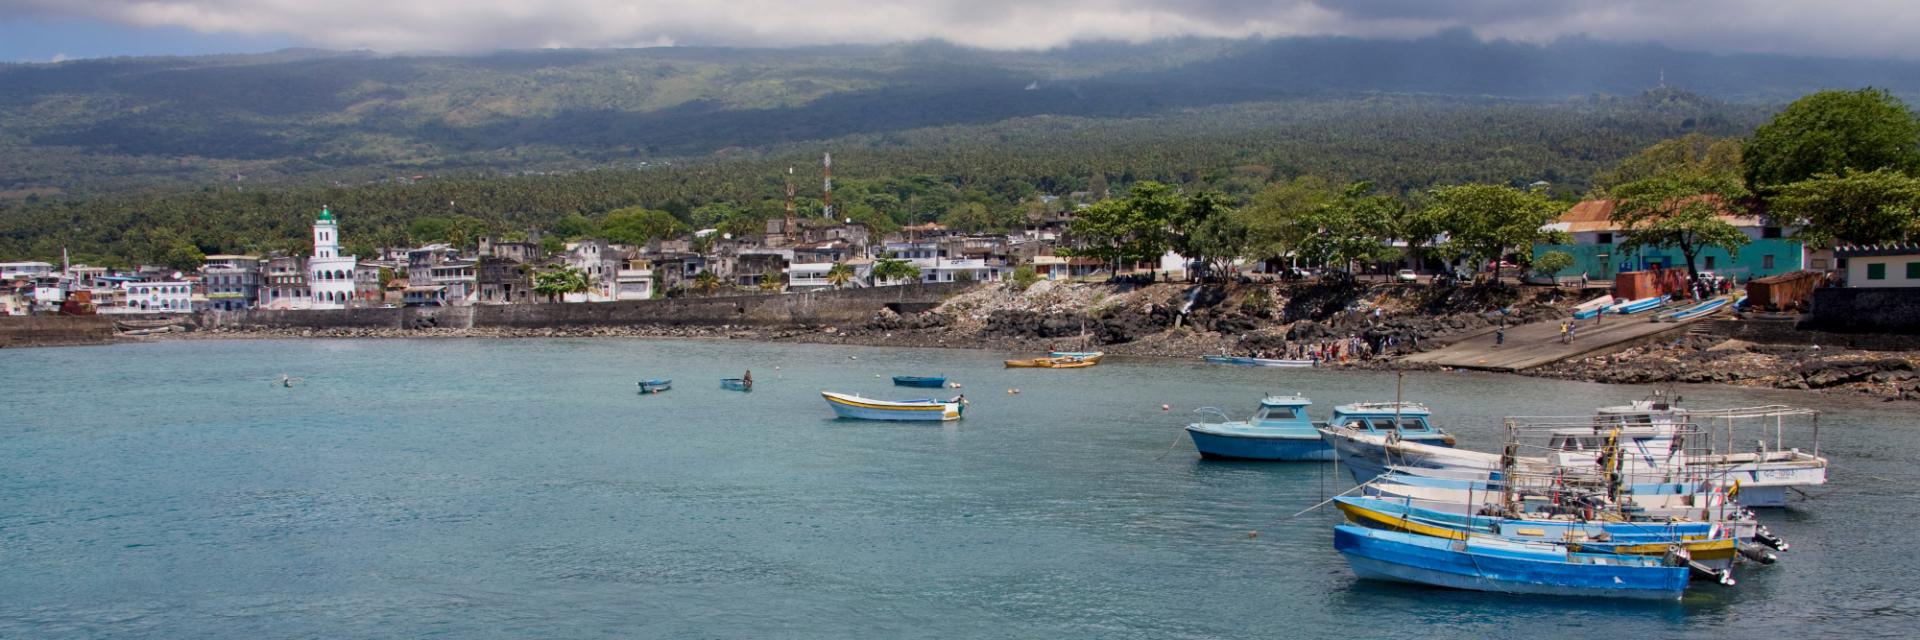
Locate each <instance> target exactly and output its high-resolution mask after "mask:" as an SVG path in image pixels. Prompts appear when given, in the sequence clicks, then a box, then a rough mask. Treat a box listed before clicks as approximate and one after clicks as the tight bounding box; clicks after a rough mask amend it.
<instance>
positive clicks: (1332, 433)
mask: <svg viewBox="0 0 1920 640" xmlns="http://www.w3.org/2000/svg"><path fill="white" fill-rule="evenodd" d="M1432 417H1433V412H1432V411H1431V410H1429V409H1427V407H1426V406H1425V405H1421V404H1418V403H1413V402H1356V403H1353V404H1343V405H1340V406H1337V407H1334V408H1333V417H1332V418H1329V419H1328V420H1327V425H1326V426H1324V427H1321V428H1319V432H1320V434H1321V440H1322V441H1324V442H1326V444H1327V445H1328V446H1329V447H1331V448H1332V449H1333V450H1334V452H1335V453H1336V454H1337V455H1338V456H1339V457H1340V464H1343V465H1346V466H1347V470H1348V471H1349V472H1350V473H1352V474H1353V481H1354V482H1366V481H1368V480H1372V479H1373V478H1374V477H1375V476H1378V475H1380V474H1382V473H1385V472H1386V469H1387V465H1388V464H1390V462H1389V454H1388V451H1387V445H1388V444H1406V445H1412V446H1426V447H1440V448H1452V447H1453V443H1454V440H1453V436H1451V435H1448V434H1447V433H1446V432H1445V431H1441V430H1440V429H1438V428H1435V427H1434V426H1433V424H1432V423H1431V422H1429V420H1430V419H1431V418H1432ZM1396 421H1397V422H1396ZM1391 463H1393V464H1405V462H1404V458H1402V457H1394V458H1392V461H1391Z"/></svg>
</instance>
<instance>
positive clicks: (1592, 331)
mask: <svg viewBox="0 0 1920 640" xmlns="http://www.w3.org/2000/svg"><path fill="white" fill-rule="evenodd" d="M1671 311H1673V309H1672V308H1662V309H1657V310H1655V311H1649V312H1646V313H1642V314H1637V315H1631V316H1625V317H1619V316H1609V317H1606V318H1605V319H1603V320H1601V321H1600V323H1599V324H1594V321H1593V320H1592V319H1587V320H1577V321H1575V322H1578V323H1579V324H1580V333H1579V338H1577V339H1575V340H1574V341H1573V343H1572V344H1563V343H1561V342H1560V323H1561V322H1564V320H1547V321H1542V322H1533V323H1528V324H1521V325H1514V326H1510V327H1507V340H1506V344H1504V345H1501V346H1499V347H1495V346H1494V344H1493V338H1494V336H1493V333H1494V332H1492V331H1487V332H1485V333H1482V334H1479V335H1475V336H1471V337H1468V338H1465V339H1462V340H1460V341H1459V342H1455V343H1453V344H1450V345H1447V346H1445V347H1441V348H1439V349H1435V350H1433V351H1427V352H1424V353H1416V354H1413V355H1410V356H1407V357H1406V358H1403V359H1402V361H1403V362H1410V363H1421V364H1434V365H1439V366H1442V367H1454V368H1459V369H1481V370H1486V371H1524V370H1527V369H1532V368H1534V367H1539V366H1545V365H1549V364H1553V363H1555V362H1559V361H1561V360H1566V359H1569V358H1577V357H1580V356H1585V355H1589V354H1593V353H1596V352H1598V353H1611V352H1613V351H1617V350H1619V349H1624V348H1627V347H1628V346H1632V345H1631V344H1630V343H1634V342H1639V341H1642V340H1644V339H1646V338H1650V337H1653V336H1657V335H1660V334H1665V333H1668V332H1675V333H1676V335H1677V334H1678V332H1682V331H1685V330H1686V327H1687V325H1690V324H1692V323H1694V322H1696V321H1698V320H1701V319H1703V318H1710V317H1713V316H1715V315H1718V314H1711V313H1710V314H1706V315H1702V316H1698V317H1694V318H1689V319H1687V320H1682V321H1678V322H1656V321H1653V317H1654V316H1655V315H1656V314H1663V313H1667V312H1671Z"/></svg>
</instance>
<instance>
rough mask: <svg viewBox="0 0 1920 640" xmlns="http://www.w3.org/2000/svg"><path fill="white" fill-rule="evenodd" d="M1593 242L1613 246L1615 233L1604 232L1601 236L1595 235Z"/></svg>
mask: <svg viewBox="0 0 1920 640" xmlns="http://www.w3.org/2000/svg"><path fill="white" fill-rule="evenodd" d="M1593 241H1594V243H1595V244H1613V233H1612V232H1602V233H1599V234H1595V235H1594V237H1593Z"/></svg>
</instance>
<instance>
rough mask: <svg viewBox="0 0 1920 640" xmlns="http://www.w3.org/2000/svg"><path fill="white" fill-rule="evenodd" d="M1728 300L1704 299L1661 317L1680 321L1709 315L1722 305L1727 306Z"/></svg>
mask: <svg viewBox="0 0 1920 640" xmlns="http://www.w3.org/2000/svg"><path fill="white" fill-rule="evenodd" d="M1727 302H1728V300H1727V299H1726V298H1713V299H1710V300H1704V301H1701V302H1699V303H1698V304H1694V305H1692V306H1689V307H1686V308H1684V309H1681V310H1679V311H1675V312H1672V313H1668V314H1666V315H1663V316H1660V319H1661V320H1665V321H1668V322H1679V321H1681V320H1691V319H1693V318H1698V317H1700V316H1704V315H1708V314H1711V313H1713V312H1715V311H1719V310H1720V308H1721V307H1725V306H1727Z"/></svg>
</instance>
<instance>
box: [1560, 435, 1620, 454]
mask: <svg viewBox="0 0 1920 640" xmlns="http://www.w3.org/2000/svg"><path fill="white" fill-rule="evenodd" d="M1606 445H1607V439H1606V437H1605V436H1572V435H1561V436H1554V437H1553V440H1552V441H1550V442H1548V443H1547V449H1549V450H1552V451H1597V450H1599V449H1601V448H1603V447H1605V446H1606Z"/></svg>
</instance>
